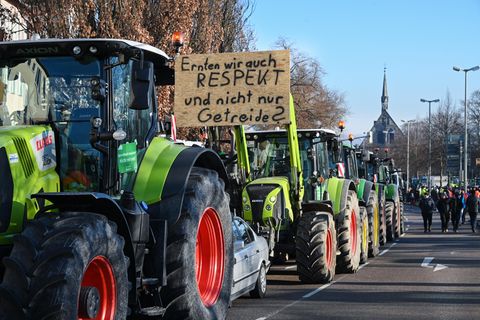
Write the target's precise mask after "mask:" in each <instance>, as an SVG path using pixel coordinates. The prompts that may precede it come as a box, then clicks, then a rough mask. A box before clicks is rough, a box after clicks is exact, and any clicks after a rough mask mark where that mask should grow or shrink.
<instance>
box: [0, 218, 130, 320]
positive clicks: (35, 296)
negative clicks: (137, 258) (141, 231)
mask: <svg viewBox="0 0 480 320" xmlns="http://www.w3.org/2000/svg"><path fill="white" fill-rule="evenodd" d="M116 229H117V228H116V225H115V224H114V223H113V222H111V221H109V220H108V219H107V218H106V217H104V216H101V215H98V214H93V213H85V212H65V213H60V214H57V213H55V214H48V215H43V216H42V217H40V218H37V219H36V220H34V221H32V222H31V223H29V224H28V225H27V227H26V228H25V230H24V231H23V232H22V234H20V235H19V236H17V237H16V238H15V242H14V247H13V250H12V253H11V255H10V257H7V258H5V259H4V263H5V265H6V271H5V277H4V281H3V283H2V285H1V290H0V295H1V296H0V301H2V302H1V306H0V307H1V309H0V310H1V311H0V312H5V313H7V314H6V315H5V314H2V315H0V319H32V320H33V319H35V320H37V319H45V320H47V319H62V320H77V319H101V320H120V319H125V318H126V316H127V309H128V288H129V283H128V278H127V267H128V263H129V261H128V258H127V257H125V254H124V253H123V247H124V240H123V238H122V237H121V236H120V235H118V234H117V232H116ZM5 301H8V302H9V303H10V305H7V309H4V302H5ZM12 306H14V308H13V309H12V308H11V307H12ZM19 308H21V309H19ZM10 312H12V313H10Z"/></svg>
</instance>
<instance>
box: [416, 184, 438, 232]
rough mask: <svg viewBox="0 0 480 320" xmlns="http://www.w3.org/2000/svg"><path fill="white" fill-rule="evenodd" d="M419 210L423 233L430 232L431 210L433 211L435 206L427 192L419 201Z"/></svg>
mask: <svg viewBox="0 0 480 320" xmlns="http://www.w3.org/2000/svg"><path fill="white" fill-rule="evenodd" d="M418 206H419V207H420V210H422V218H423V228H424V231H423V232H427V231H428V232H431V231H432V215H433V210H435V204H434V203H433V200H432V198H430V195H429V194H428V192H426V193H424V194H423V195H422V199H420V203H419V204H418Z"/></svg>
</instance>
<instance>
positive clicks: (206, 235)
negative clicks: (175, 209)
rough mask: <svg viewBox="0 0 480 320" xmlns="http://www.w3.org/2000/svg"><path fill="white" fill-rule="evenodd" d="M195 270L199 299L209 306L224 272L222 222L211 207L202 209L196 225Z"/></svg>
mask: <svg viewBox="0 0 480 320" xmlns="http://www.w3.org/2000/svg"><path fill="white" fill-rule="evenodd" d="M195 272H196V280H197V287H198V291H199V293H200V299H201V300H202V302H203V304H204V305H205V306H206V307H210V306H212V305H214V304H215V303H216V302H217V299H218V297H219V295H220V291H221V290H222V284H223V276H224V272H225V242H224V238H223V229H222V223H221V221H220V217H219V216H218V214H217V212H216V211H215V210H214V209H213V208H206V209H205V211H203V213H202V216H201V218H200V222H199V225H198V230H197V243H196V250H195Z"/></svg>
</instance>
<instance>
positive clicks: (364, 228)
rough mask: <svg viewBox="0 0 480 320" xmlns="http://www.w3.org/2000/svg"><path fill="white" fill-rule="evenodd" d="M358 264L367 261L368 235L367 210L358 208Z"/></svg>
mask: <svg viewBox="0 0 480 320" xmlns="http://www.w3.org/2000/svg"><path fill="white" fill-rule="evenodd" d="M359 227H360V228H361V230H360V240H361V244H360V264H365V263H367V261H368V236H369V234H370V230H369V225H368V215H367V208H365V207H360V226H359Z"/></svg>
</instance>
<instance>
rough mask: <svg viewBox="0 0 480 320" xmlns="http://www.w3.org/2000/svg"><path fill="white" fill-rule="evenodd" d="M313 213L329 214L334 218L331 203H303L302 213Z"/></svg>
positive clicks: (314, 201)
mask: <svg viewBox="0 0 480 320" xmlns="http://www.w3.org/2000/svg"><path fill="white" fill-rule="evenodd" d="M313 211H321V212H327V213H329V214H330V215H331V216H332V217H333V208H332V205H331V203H329V202H325V201H316V200H313V201H308V202H304V203H302V212H304V213H305V212H313Z"/></svg>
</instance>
